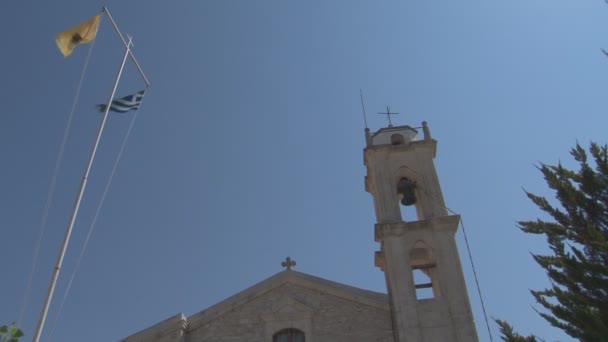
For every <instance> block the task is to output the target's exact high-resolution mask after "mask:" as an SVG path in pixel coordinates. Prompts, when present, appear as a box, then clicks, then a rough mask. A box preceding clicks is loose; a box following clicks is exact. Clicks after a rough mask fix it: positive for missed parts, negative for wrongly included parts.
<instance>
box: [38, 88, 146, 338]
mask: <svg viewBox="0 0 608 342" xmlns="http://www.w3.org/2000/svg"><path fill="white" fill-rule="evenodd" d="M144 97H145V94H144ZM141 102H143V97H142V99H141V101H140V104H139V106H140V107H141ZM138 114H139V108H138V109H137V110H136V111H135V113H134V115H133V119H132V120H131V124H130V125H129V128H128V129H127V133H126V135H125V139H124V141H123V142H122V145H121V147H120V150H119V152H118V156H117V157H116V160H115V161H114V166H113V167H112V171H111V172H110V177H109V178H108V181H107V182H106V186H105V189H104V191H103V194H102V195H101V199H100V201H99V204H98V205H97V209H96V211H95V216H93V220H92V221H91V226H90V227H89V231H88V233H87V236H86V238H85V240H84V243H83V245H82V248H81V249H80V255H79V256H78V258H77V259H76V264H75V266H74V270H73V271H72V274H71V276H70V280H69V281H68V285H67V287H66V289H65V292H64V294H63V298H62V299H61V303H60V304H59V308H58V309H57V313H56V315H55V319H54V320H53V324H52V326H51V330H50V332H49V335H48V337H47V338H48V341H52V337H53V333H54V332H55V328H56V327H57V323H58V322H59V318H60V316H61V313H62V311H63V306H64V304H65V302H66V299H67V297H68V293H69V292H70V289H71V287H72V283H73V282H74V278H76V273H78V269H79V268H80V262H81V261H82V258H83V257H84V253H85V250H86V248H87V245H88V244H89V240H90V239H91V236H92V234H93V231H94V230H95V227H96V224H97V218H98V217H99V213H100V212H101V208H102V207H103V204H104V202H105V199H106V195H107V194H108V191H109V189H110V185H111V184H112V179H113V178H114V174H115V173H116V169H117V167H118V163H119V162H120V160H121V158H122V154H123V152H124V149H125V146H126V144H127V140H128V139H129V136H130V135H131V130H132V128H133V125H134V124H135V120H136V119H137V115H138Z"/></svg>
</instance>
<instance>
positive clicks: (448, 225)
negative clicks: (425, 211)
mask: <svg viewBox="0 0 608 342" xmlns="http://www.w3.org/2000/svg"><path fill="white" fill-rule="evenodd" d="M459 221H460V215H450V216H442V217H434V218H431V219H428V220H421V221H413V222H392V223H377V224H376V225H375V226H374V238H375V240H376V242H380V241H382V240H383V239H385V238H387V237H391V236H403V235H405V234H407V233H408V232H414V231H419V230H433V231H443V232H450V233H452V234H456V230H457V229H458V222H459Z"/></svg>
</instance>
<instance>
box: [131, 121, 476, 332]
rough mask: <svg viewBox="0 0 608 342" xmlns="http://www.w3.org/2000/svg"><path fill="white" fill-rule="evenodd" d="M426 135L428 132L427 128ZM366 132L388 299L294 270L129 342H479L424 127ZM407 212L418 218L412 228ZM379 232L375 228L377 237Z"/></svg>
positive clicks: (432, 143)
mask: <svg viewBox="0 0 608 342" xmlns="http://www.w3.org/2000/svg"><path fill="white" fill-rule="evenodd" d="M419 129H420V128H419ZM421 129H422V137H419V135H418V130H417V129H415V128H412V127H410V126H392V125H389V126H388V127H386V128H382V129H380V130H378V131H377V132H375V133H371V132H370V130H369V129H368V128H366V129H365V141H366V146H365V148H364V151H363V152H364V153H363V156H364V164H365V167H366V169H367V175H366V176H365V190H366V191H367V192H369V193H370V194H371V195H372V197H373V202H374V207H375V213H376V224H375V227H374V236H375V241H376V242H377V243H378V245H379V250H378V251H377V252H376V253H375V265H376V266H377V267H378V268H380V269H381V270H382V272H383V273H384V276H385V279H386V289H387V293H379V292H374V291H368V290H364V289H359V288H356V287H352V286H349V285H345V284H340V283H337V282H333V281H330V280H327V279H322V278H319V277H315V276H313V275H309V274H305V273H301V272H297V271H294V270H292V269H291V268H292V267H293V266H294V265H295V262H294V261H293V260H291V259H290V258H289V257H287V258H286V260H285V261H284V262H283V264H282V266H283V267H284V268H285V270H284V271H282V272H279V273H277V274H275V275H273V276H271V277H269V278H267V279H265V280H263V281H261V282H259V283H257V284H255V285H253V286H251V287H249V288H248V289H245V290H243V291H241V292H239V293H237V294H235V295H233V296H231V297H229V298H227V299H225V300H223V301H221V302H219V303H217V304H215V305H213V306H211V307H209V308H207V309H204V310H202V311H200V312H198V313H196V314H194V315H191V316H189V317H186V316H184V315H183V314H181V313H180V314H177V315H175V316H172V317H169V318H167V319H165V320H163V321H161V322H159V323H157V324H155V325H152V326H150V327H148V328H145V329H143V330H141V331H139V332H137V333H135V334H133V335H131V336H129V337H126V338H124V339H122V340H121V342H371V341H376V342H451V341H454V342H456V341H458V342H475V341H478V338H477V332H476V330H475V323H474V320H473V314H472V311H471V305H470V302H469V298H468V295H467V290H466V284H465V280H464V275H463V271H462V266H461V263H460V258H459V256H458V250H457V246H456V240H455V234H456V231H457V229H458V224H459V222H460V217H459V216H458V215H449V214H448V210H447V208H446V206H445V204H444V200H443V195H442V192H441V187H440V184H439V179H438V177H437V172H436V171H435V165H434V163H433V159H434V158H435V155H436V151H437V141H436V140H434V139H433V138H432V137H431V133H430V129H429V127H428V125H427V123H426V122H423V123H422V127H421ZM401 207H408V208H413V209H414V210H415V214H414V216H416V219H417V220H415V221H407V222H406V221H405V220H404V218H403V215H402V209H401ZM370 228H371V227H370Z"/></svg>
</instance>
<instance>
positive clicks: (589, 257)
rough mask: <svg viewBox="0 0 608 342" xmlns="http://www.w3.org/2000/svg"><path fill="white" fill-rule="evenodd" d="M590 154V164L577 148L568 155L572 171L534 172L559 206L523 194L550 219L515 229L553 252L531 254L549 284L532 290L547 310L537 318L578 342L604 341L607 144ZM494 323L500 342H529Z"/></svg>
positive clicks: (607, 333)
mask: <svg viewBox="0 0 608 342" xmlns="http://www.w3.org/2000/svg"><path fill="white" fill-rule="evenodd" d="M589 152H590V155H591V157H592V159H593V160H592V161H589V160H588V156H587V153H586V151H585V149H583V148H582V147H581V146H580V145H578V144H577V146H576V147H575V148H573V149H572V150H571V154H572V156H573V157H574V159H575V160H576V161H577V162H578V164H579V169H578V170H577V171H572V170H568V169H566V168H564V167H563V166H562V165H561V163H560V164H558V165H557V166H553V165H545V164H542V165H541V166H540V167H539V170H540V171H541V172H542V174H543V175H544V178H545V180H546V182H547V185H548V186H549V188H551V189H552V190H554V191H555V196H556V199H557V201H558V202H559V206H554V205H552V204H551V203H549V201H548V200H547V199H546V198H544V197H542V196H537V195H534V194H532V193H528V192H526V194H527V196H528V198H530V199H531V200H532V202H534V204H536V205H537V206H538V207H539V208H540V209H541V210H542V211H544V212H545V213H547V214H549V215H550V216H551V217H552V220H551V221H543V220H540V219H538V220H535V221H522V222H519V228H520V229H521V230H522V231H524V232H526V233H530V234H539V235H544V236H545V237H546V239H547V243H548V245H549V247H550V249H551V251H552V253H551V254H550V255H533V257H534V260H536V262H537V263H538V264H539V265H540V266H541V267H542V268H543V269H545V271H546V272H547V275H548V276H549V280H550V281H551V287H549V288H547V289H544V290H540V291H535V290H531V293H532V295H533V296H534V298H535V299H536V301H537V302H538V303H539V304H540V305H541V306H542V307H544V309H546V310H543V311H542V312H541V311H539V314H540V315H541V316H542V317H543V318H544V319H546V320H547V321H548V322H549V323H551V325H553V326H555V327H557V328H559V329H561V330H563V331H564V332H566V333H567V334H568V335H570V336H572V337H574V338H576V339H579V340H580V341H593V342H596V341H608V151H607V147H606V145H604V146H600V145H598V144H596V143H592V144H591V147H590V148H589ZM497 322H498V323H499V325H500V326H501V332H502V333H503V340H504V341H512V342H515V341H534V340H533V339H529V338H533V337H528V339H523V337H521V336H519V335H517V334H516V333H514V332H513V331H512V330H509V329H511V328H510V326H509V325H508V324H507V323H506V322H501V321H498V320H497ZM505 329H507V330H505ZM508 334H511V335H510V336H512V337H511V338H510V339H509V335H508Z"/></svg>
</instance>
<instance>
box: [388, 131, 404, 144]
mask: <svg viewBox="0 0 608 342" xmlns="http://www.w3.org/2000/svg"><path fill="white" fill-rule="evenodd" d="M404 143H405V139H404V138H403V135H401V134H396V133H395V134H393V135H391V145H403V144H404Z"/></svg>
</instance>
